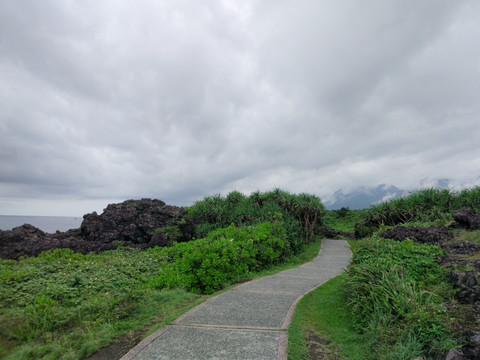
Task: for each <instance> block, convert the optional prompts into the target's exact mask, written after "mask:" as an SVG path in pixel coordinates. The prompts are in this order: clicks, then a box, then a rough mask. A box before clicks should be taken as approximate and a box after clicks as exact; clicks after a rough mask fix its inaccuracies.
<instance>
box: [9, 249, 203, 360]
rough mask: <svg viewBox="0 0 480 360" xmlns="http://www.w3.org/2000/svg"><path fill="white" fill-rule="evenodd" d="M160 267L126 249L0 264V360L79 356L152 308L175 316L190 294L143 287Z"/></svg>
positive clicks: (145, 318)
mask: <svg viewBox="0 0 480 360" xmlns="http://www.w3.org/2000/svg"><path fill="white" fill-rule="evenodd" d="M162 268H163V265H162V264H161V262H159V261H158V258H157V257H156V256H155V255H154V254H153V253H148V252H145V251H139V250H133V249H124V250H115V251H108V252H104V253H101V254H91V255H82V254H79V253H74V252H73V251H71V250H67V249H58V250H55V251H50V252H46V253H43V254H41V255H40V256H38V257H36V258H28V259H22V260H20V261H18V262H17V261H12V260H0V344H1V346H0V350H1V352H0V357H1V358H6V359H16V358H21V359H40V358H42V359H59V358H69V359H79V358H84V357H86V356H87V355H89V354H90V353H91V352H92V351H94V350H95V349H98V348H99V347H100V346H103V345H106V344H108V343H109V342H110V341H111V340H112V339H113V337H115V336H117V335H119V334H124V333H126V332H128V331H129V330H131V329H135V328H138V327H141V326H142V325H143V324H145V323H146V322H149V321H151V319H152V318H153V317H154V316H156V315H157V314H158V313H159V310H158V309H164V311H165V312H166V313H171V314H175V313H176V308H177V307H179V306H183V307H184V306H185V305H187V304H189V303H190V302H191V301H192V300H193V299H195V298H196V296H195V295H193V294H189V293H186V292H185V291H183V290H178V289H177V290H161V291H159V290H156V289H151V288H149V287H147V286H145V285H146V284H147V283H148V279H149V278H150V277H152V276H153V274H156V273H158V272H160V271H162ZM159 322H161V321H159ZM66 349H68V351H66Z"/></svg>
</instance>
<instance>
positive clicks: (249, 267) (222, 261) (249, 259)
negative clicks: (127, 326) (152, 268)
mask: <svg viewBox="0 0 480 360" xmlns="http://www.w3.org/2000/svg"><path fill="white" fill-rule="evenodd" d="M151 251H152V252H153V251H158V252H159V255H160V257H161V259H162V260H164V261H167V262H170V264H167V263H165V264H166V269H165V270H163V271H162V273H161V274H159V276H157V277H155V278H152V279H150V280H149V284H150V285H151V286H153V287H155V288H162V287H175V286H181V287H183V288H184V289H186V290H190V291H195V292H201V293H206V294H210V293H212V292H214V291H215V290H218V289H221V288H222V287H223V286H224V284H226V283H229V282H231V281H232V280H235V279H238V278H240V277H242V276H245V275H246V274H248V273H249V272H252V271H258V270H261V269H264V268H266V267H268V266H269V265H272V264H275V263H278V262H280V261H281V260H283V259H284V257H285V255H286V254H287V253H288V245H287V243H286V241H285V231H284V229H283V228H282V226H281V224H280V223H278V222H276V223H270V222H266V223H261V224H258V225H257V226H247V227H242V228H237V227H236V226H235V225H233V224H232V225H231V226H229V227H227V228H222V229H217V230H215V231H212V232H210V233H209V235H208V236H207V237H206V238H203V239H199V240H196V241H190V242H188V243H180V244H175V245H174V246H173V247H171V248H166V249H157V250H151ZM173 279H175V280H173ZM168 281H170V283H168Z"/></svg>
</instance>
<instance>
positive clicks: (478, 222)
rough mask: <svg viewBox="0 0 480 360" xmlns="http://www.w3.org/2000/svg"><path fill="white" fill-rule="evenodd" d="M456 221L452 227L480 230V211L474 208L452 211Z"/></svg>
mask: <svg viewBox="0 0 480 360" xmlns="http://www.w3.org/2000/svg"><path fill="white" fill-rule="evenodd" d="M452 217H453V220H454V223H453V224H452V225H450V227H451V228H464V229H468V230H480V213H478V212H476V211H474V210H472V209H462V210H456V211H454V212H452Z"/></svg>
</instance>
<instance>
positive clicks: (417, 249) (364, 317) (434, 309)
mask: <svg viewBox="0 0 480 360" xmlns="http://www.w3.org/2000/svg"><path fill="white" fill-rule="evenodd" d="M441 254H443V250H442V249H440V248H438V247H435V246H430V245H422V244H415V243H414V242H412V241H411V240H405V241H403V242H395V241H391V240H384V239H381V238H377V237H372V238H370V239H365V240H362V241H361V242H360V243H359V245H358V247H357V248H356V251H355V253H354V256H353V259H352V262H351V265H350V267H349V270H348V272H347V282H346V294H347V296H348V299H349V302H350V305H351V308H352V312H353V314H354V317H355V323H356V325H357V326H358V328H359V329H360V330H361V331H362V332H363V333H365V334H366V338H368V339H370V341H371V347H372V351H374V352H375V356H374V358H375V359H403V358H404V359H411V358H412V357H415V356H421V355H423V356H436V355H438V354H440V353H442V352H443V351H445V350H447V349H448V348H450V347H452V346H453V345H454V344H455V342H454V339H453V336H452V335H451V331H450V328H449V325H448V323H447V318H446V315H445V309H444V301H445V298H447V297H449V296H451V295H452V289H451V286H450V285H449V283H448V282H447V280H446V274H445V270H444V269H443V268H442V267H441V266H440V265H438V264H437V263H436V261H435V260H436V258H437V257H438V256H439V255H441ZM402 353H404V354H405V357H403V356H402V355H401V354H402Z"/></svg>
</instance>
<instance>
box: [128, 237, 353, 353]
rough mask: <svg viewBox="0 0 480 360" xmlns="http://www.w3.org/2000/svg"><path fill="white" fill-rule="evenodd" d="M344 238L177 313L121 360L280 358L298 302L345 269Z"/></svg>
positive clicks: (347, 254) (348, 254)
mask: <svg viewBox="0 0 480 360" xmlns="http://www.w3.org/2000/svg"><path fill="white" fill-rule="evenodd" d="M350 258H351V252H350V248H349V247H348V243H347V242H346V241H344V240H323V241H322V249H321V250H320V253H319V255H318V256H317V257H316V258H315V259H314V260H313V261H311V262H309V263H307V264H304V265H301V266H299V267H297V268H294V269H290V270H285V271H282V272H280V273H277V274H275V275H270V276H266V277H263V278H260V279H258V280H252V281H250V282H247V283H244V284H241V285H239V286H237V287H235V288H233V289H232V290H228V291H226V292H224V293H222V294H220V295H218V296H215V297H212V298H210V299H208V300H207V301H205V302H204V303H202V304H200V305H198V306H197V307H195V308H193V309H192V310H190V311H189V312H187V313H185V314H184V315H182V316H180V317H179V318H178V319H177V320H175V321H174V322H173V324H172V325H169V326H166V327H164V328H162V329H160V330H158V331H157V332H155V333H154V334H152V335H150V336H149V337H148V338H146V339H145V340H143V341H142V342H141V343H139V344H138V345H137V346H136V347H134V348H133V349H132V350H131V351H130V352H129V353H128V354H126V355H125V356H124V357H122V359H121V360H132V359H133V360H154V359H155V360H156V359H172V360H173V359H174V360H190V359H191V360H203V359H219V360H220V359H221V360H225V359H228V360H230V359H251V360H285V359H286V358H287V355H286V348H287V327H288V325H289V323H290V319H291V317H292V314H293V311H294V309H295V306H296V304H297V303H298V301H299V300H300V299H301V298H302V297H303V296H304V295H305V294H306V293H308V292H310V291H312V290H314V289H315V288H317V287H318V286H320V285H321V284H323V283H324V282H326V281H327V280H329V279H331V278H333V277H335V276H337V275H338V274H340V273H341V272H343V270H344V269H345V268H346V267H347V265H348V263H349V261H350Z"/></svg>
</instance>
